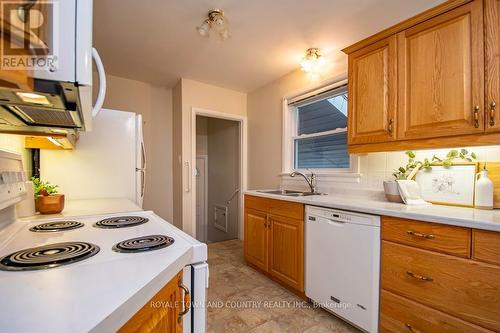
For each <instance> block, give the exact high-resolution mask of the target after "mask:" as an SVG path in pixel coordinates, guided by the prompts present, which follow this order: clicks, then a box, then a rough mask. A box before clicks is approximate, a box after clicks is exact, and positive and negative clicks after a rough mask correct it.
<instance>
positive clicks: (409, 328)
mask: <svg viewBox="0 0 500 333" xmlns="http://www.w3.org/2000/svg"><path fill="white" fill-rule="evenodd" d="M405 326H406V328H407V329H408V331H410V332H412V333H424V332H422V331H420V330H417V329H415V328H413V326H411V325H410V324H408V323H406V324H405Z"/></svg>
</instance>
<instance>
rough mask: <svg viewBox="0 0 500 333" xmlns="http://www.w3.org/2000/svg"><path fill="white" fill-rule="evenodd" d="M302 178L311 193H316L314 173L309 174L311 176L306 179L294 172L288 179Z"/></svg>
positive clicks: (299, 173)
mask: <svg viewBox="0 0 500 333" xmlns="http://www.w3.org/2000/svg"><path fill="white" fill-rule="evenodd" d="M297 175H299V176H302V177H304V179H305V180H306V182H307V185H309V187H310V188H311V193H316V175H315V174H314V172H311V176H310V177H308V176H306V175H304V174H303V173H302V172H298V171H294V172H292V173H291V174H290V177H295V176H297Z"/></svg>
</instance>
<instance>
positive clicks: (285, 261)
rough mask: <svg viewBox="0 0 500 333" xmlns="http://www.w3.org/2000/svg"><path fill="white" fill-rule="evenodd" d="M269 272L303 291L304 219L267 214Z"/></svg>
mask: <svg viewBox="0 0 500 333" xmlns="http://www.w3.org/2000/svg"><path fill="white" fill-rule="evenodd" d="M268 221H269V230H270V231H269V238H268V239H269V274H271V275H272V276H274V277H275V278H277V279H278V280H280V281H282V282H283V283H285V284H286V285H288V286H289V287H291V288H293V289H295V290H298V291H300V292H304V220H303V219H302V220H298V219H291V218H288V217H281V216H276V215H269V217H268Z"/></svg>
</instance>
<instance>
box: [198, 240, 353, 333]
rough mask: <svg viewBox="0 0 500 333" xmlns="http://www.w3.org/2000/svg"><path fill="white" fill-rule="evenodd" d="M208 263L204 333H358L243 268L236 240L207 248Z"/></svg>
mask: <svg viewBox="0 0 500 333" xmlns="http://www.w3.org/2000/svg"><path fill="white" fill-rule="evenodd" d="M208 264H209V267H210V287H209V289H208V305H207V306H208V311H207V313H208V332H209V333H222V332H223V333H230V332H234V333H236V332H252V333H254V332H255V333H257V332H258V333H275V332H276V333H280V332H286V333H303V332H304V333H327V332H337V333H344V332H359V331H358V330H357V329H355V328H353V327H352V326H350V325H349V324H346V323H344V322H343V321H341V320H339V319H337V318H336V317H334V316H332V315H330V314H328V313H327V312H325V311H324V310H321V309H315V308H313V307H312V305H311V304H309V303H306V302H304V301H302V300H301V299H300V298H298V297H297V296H295V295H294V294H292V293H291V292H289V291H288V290H286V289H284V288H282V287H281V286H280V285H278V284H277V283H275V282H273V281H271V280H270V279H268V278H267V277H265V276H264V275H262V274H260V273H258V272H257V271H255V270H254V269H252V268H250V267H248V266H246V264H245V261H244V259H243V242H242V241H239V240H232V241H226V242H220V243H212V244H209V245H208Z"/></svg>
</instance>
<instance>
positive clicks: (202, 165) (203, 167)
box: [196, 155, 208, 242]
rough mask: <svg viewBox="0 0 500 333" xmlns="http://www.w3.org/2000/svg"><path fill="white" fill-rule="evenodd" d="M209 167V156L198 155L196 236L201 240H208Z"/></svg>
mask: <svg viewBox="0 0 500 333" xmlns="http://www.w3.org/2000/svg"><path fill="white" fill-rule="evenodd" d="M207 169H208V157H207V156H206V155H200V156H196V238H197V239H198V240H199V241H201V242H206V241H207V217H208V211H207V209H208V207H207V206H208V202H207V199H208V198H207V197H208V194H207V190H208V178H207Z"/></svg>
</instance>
